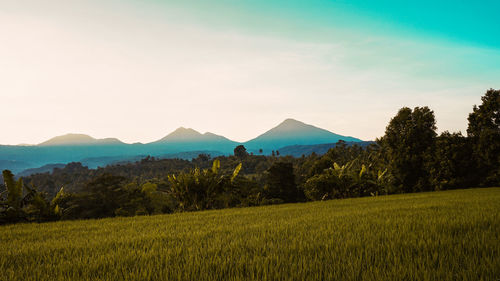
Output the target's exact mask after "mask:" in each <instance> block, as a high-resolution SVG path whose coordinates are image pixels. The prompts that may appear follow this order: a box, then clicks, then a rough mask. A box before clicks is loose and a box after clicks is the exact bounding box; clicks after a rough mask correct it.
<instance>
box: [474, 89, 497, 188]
mask: <svg viewBox="0 0 500 281" xmlns="http://www.w3.org/2000/svg"><path fill="white" fill-rule="evenodd" d="M481 101H482V104H481V105H479V107H478V106H476V105H474V107H473V109H472V113H470V114H469V118H468V121H469V126H468V128H467V136H468V137H469V138H471V139H472V143H473V152H474V159H473V161H474V162H475V164H476V167H477V173H478V176H479V180H480V184H482V185H495V184H499V183H500V90H493V89H489V90H488V91H487V92H486V94H485V95H484V96H483V97H481Z"/></svg>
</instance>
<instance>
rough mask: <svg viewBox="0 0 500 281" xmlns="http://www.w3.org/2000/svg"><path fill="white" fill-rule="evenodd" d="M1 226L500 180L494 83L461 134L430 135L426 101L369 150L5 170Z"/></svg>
mask: <svg viewBox="0 0 500 281" xmlns="http://www.w3.org/2000/svg"><path fill="white" fill-rule="evenodd" d="M2 175H3V181H4V182H3V184H2V185H0V192H1V194H0V223H1V224H5V223H15V222H23V221H24V222H42V221H53V220H61V219H90V218H104V217H114V216H135V215H151V214H159V213H172V212H182V211H198V210H206V209H221V208H229V207H245V206H259V205H267V204H279V203H292V202H306V201H315V200H328V199H337V198H349V197H361V196H379V195H386V194H395V193H408V192H422V191H434V190H447V189H455V188H469V187H480V186H498V185H500V90H493V89H490V90H488V91H487V92H486V94H485V95H484V96H483V97H482V103H481V104H480V105H479V106H474V107H473V109H472V112H471V113H470V114H469V116H468V128H467V135H466V136H464V135H462V134H461V133H460V132H458V133H450V132H447V131H445V132H443V133H441V134H440V135H438V134H437V133H436V120H435V116H434V112H433V111H432V110H431V109H429V108H428V107H425V106H424V107H415V108H413V109H411V108H407V107H404V108H401V109H400V110H399V111H398V113H397V114H396V115H395V116H394V117H393V118H392V119H391V120H390V122H389V124H388V125H387V127H386V130H385V134H384V136H382V137H380V138H379V139H377V140H376V143H374V144H373V145H370V146H368V147H365V148H363V147H360V146H357V145H347V144H346V143H345V142H342V141H340V142H339V143H337V145H336V146H335V147H334V148H332V149H330V150H329V151H328V152H327V153H326V154H324V155H316V154H314V153H313V154H311V155H308V156H302V157H299V158H294V157H291V156H280V155H278V154H277V153H275V154H274V155H271V156H263V155H251V154H248V153H247V152H246V149H245V147H244V146H238V147H236V148H235V150H234V155H231V156H221V157H216V158H211V157H210V155H205V154H201V155H199V156H198V157H197V158H195V159H192V160H191V161H187V160H180V159H157V158H154V157H147V158H145V159H143V160H141V161H138V162H135V163H126V164H119V165H110V166H107V167H104V168H98V169H88V168H87V167H83V166H82V165H81V164H80V163H70V164H68V165H66V166H65V167H64V168H60V169H58V168H56V169H54V171H53V172H52V173H44V174H35V175H31V176H29V177H25V178H24V179H23V178H20V179H17V180H16V179H15V177H14V175H13V174H12V173H11V172H10V171H8V170H5V171H3V173H2Z"/></svg>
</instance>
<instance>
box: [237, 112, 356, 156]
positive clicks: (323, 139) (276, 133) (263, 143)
mask: <svg viewBox="0 0 500 281" xmlns="http://www.w3.org/2000/svg"><path fill="white" fill-rule="evenodd" d="M339 140H343V141H346V142H359V141H361V140H360V139H357V138H354V137H349V136H342V135H338V134H335V133H333V132H330V131H328V130H325V129H321V128H318V127H315V126H313V125H309V124H305V123H303V122H300V121H297V120H295V119H291V118H289V119H286V120H285V121H283V122H281V123H280V124H279V125H278V126H276V127H274V128H272V129H270V130H269V131H267V132H265V133H263V134H262V135H260V136H258V137H256V138H254V139H252V140H250V141H247V142H246V143H245V147H247V149H250V150H252V151H256V150H259V149H263V150H264V152H265V153H266V152H269V150H270V149H272V150H277V149H279V148H281V147H285V146H290V145H314V144H324V143H336V142H338V141H339Z"/></svg>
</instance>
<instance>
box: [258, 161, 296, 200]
mask: <svg viewBox="0 0 500 281" xmlns="http://www.w3.org/2000/svg"><path fill="white" fill-rule="evenodd" d="M265 190H266V197H267V198H269V199H282V200H283V201H284V202H296V201H297V198H298V196H299V192H298V189H297V185H296V184H295V174H294V172H293V165H292V163H285V162H276V163H274V164H273V165H272V166H271V167H270V168H269V170H268V171H267V184H266V187H265Z"/></svg>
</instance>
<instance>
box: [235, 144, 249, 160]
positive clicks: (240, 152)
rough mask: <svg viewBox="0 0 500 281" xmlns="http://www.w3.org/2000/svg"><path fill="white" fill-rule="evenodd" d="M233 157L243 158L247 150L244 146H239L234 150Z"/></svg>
mask: <svg viewBox="0 0 500 281" xmlns="http://www.w3.org/2000/svg"><path fill="white" fill-rule="evenodd" d="M234 156H236V157H238V158H245V157H247V156H248V152H247V149H246V148H245V146H244V145H242V144H240V145H238V146H237V147H236V148H234Z"/></svg>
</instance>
